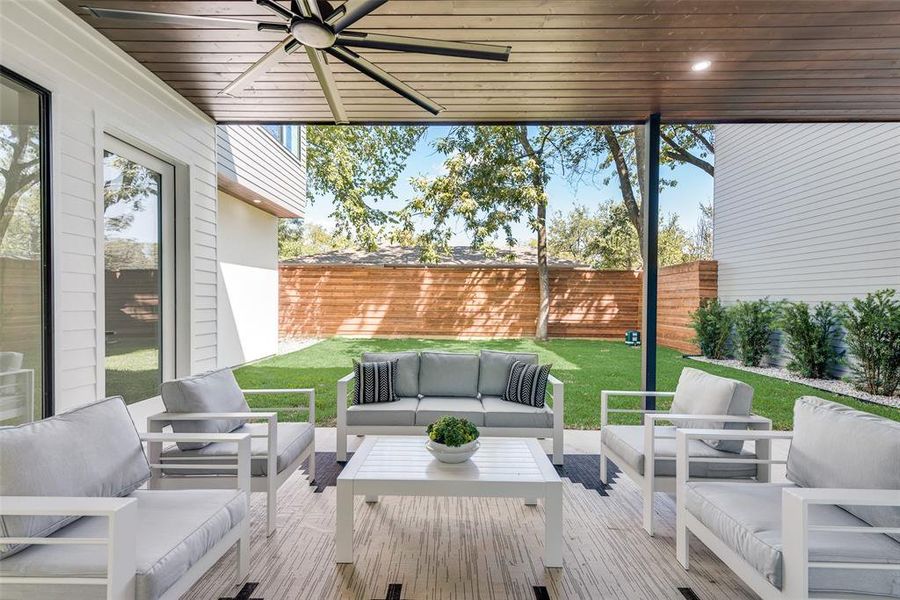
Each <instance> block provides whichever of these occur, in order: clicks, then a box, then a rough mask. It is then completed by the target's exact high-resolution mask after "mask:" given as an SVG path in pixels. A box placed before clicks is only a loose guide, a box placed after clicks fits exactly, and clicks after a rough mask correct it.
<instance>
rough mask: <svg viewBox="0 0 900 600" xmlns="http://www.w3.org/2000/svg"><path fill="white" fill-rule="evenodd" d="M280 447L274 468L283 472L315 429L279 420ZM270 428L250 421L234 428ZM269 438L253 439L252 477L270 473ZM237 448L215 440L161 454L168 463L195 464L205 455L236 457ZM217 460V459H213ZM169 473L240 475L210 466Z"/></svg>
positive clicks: (255, 430)
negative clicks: (195, 459) (196, 447)
mask: <svg viewBox="0 0 900 600" xmlns="http://www.w3.org/2000/svg"><path fill="white" fill-rule="evenodd" d="M277 430H278V433H277V438H278V439H277V440H276V441H277V446H276V452H278V455H277V459H276V466H275V468H276V469H278V472H279V473H281V472H282V471H284V470H285V469H286V468H288V466H290V464H291V463H292V462H294V460H296V458H297V457H298V456H300V454H301V453H302V452H303V451H304V450H306V449H307V448H308V447H309V445H310V444H311V443H312V441H313V437H314V436H315V430H314V429H313V426H312V425H311V424H310V423H278V426H277ZM267 431H268V424H267V423H247V424H245V425H243V426H242V427H239V428H237V429H235V430H234V433H249V434H250V435H251V436H253V435H265V434H266V433H267ZM268 443H269V440H268V439H267V438H265V437H254V438H251V439H250V475H251V476H252V477H265V476H266V475H267V474H268V470H269V468H268V467H269V465H268V463H267V462H266V454H267V453H268V450H269V447H268ZM235 454H236V447H235V445H234V444H233V443H223V442H213V443H212V444H209V445H208V446H204V447H203V448H198V449H196V450H182V449H181V448H179V447H178V446H172V447H170V448H166V449H165V450H164V451H163V453H162V456H163V457H164V458H165V459H166V462H171V463H190V462H193V463H196V461H191V460H179V459H188V458H190V457H193V458H196V457H198V456H202V457H205V458H220V459H221V458H225V457H234V456H235ZM210 462H214V461H210ZM163 474H165V475H166V476H176V477H177V476H179V475H183V476H190V477H192V476H195V475H237V472H236V471H234V470H224V469H218V470H217V469H208V470H202V471H201V470H197V471H194V470H191V471H175V470H171V469H170V470H169V471H166V470H165V469H163Z"/></svg>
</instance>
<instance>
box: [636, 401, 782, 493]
mask: <svg viewBox="0 0 900 600" xmlns="http://www.w3.org/2000/svg"><path fill="white" fill-rule="evenodd" d="M766 421H768V420H767V419H766ZM767 425H768V426H769V427H771V422H769V423H767ZM793 437H794V432H793V431H771V430H770V429H764V430H759V429H757V430H753V429H678V430H676V431H675V485H676V489H677V491H676V500H677V498H678V497H679V495H680V494H681V487H682V486H683V485H684V484H686V483H687V482H688V478H689V474H690V463H692V462H702V463H720V462H726V461H730V462H731V463H732V464H733V463H744V464H755V465H757V475H756V479H757V481H759V482H767V481H769V478H770V470H771V467H772V465H783V464H785V463H786V462H787V461H786V460H774V459H772V457H771V446H770V442H771V441H772V440H789V439H791V438H793ZM645 439H646V438H645ZM689 440H745V441H746V440H750V441H753V442H755V445H756V458H740V457H738V456H737V455H735V457H734V458H702V457H695V456H690V454H689V453H688V441H689Z"/></svg>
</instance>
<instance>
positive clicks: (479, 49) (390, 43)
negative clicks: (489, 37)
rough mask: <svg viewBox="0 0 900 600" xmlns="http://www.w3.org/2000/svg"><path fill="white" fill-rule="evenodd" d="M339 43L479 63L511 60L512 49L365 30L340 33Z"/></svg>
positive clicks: (337, 42)
mask: <svg viewBox="0 0 900 600" xmlns="http://www.w3.org/2000/svg"><path fill="white" fill-rule="evenodd" d="M335 43H336V44H340V45H342V46H350V47H353V48H374V49H377V50H394V51H397V52H420V53H422V54H440V55H442V56H458V57H460V58H477V59H480V60H499V61H507V60H509V53H510V52H511V51H512V48H510V47H509V46H492V45H488V44H471V43H468V42H445V41H442V40H429V39H425V38H414V37H402V36H399V35H384V34H381V33H363V32H362V31H345V32H344V33H339V34H338V36H337V41H336V42H335Z"/></svg>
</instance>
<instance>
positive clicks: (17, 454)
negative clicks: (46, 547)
mask: <svg viewBox="0 0 900 600" xmlns="http://www.w3.org/2000/svg"><path fill="white" fill-rule="evenodd" d="M148 479H150V465H149V464H148V463H147V457H146V456H145V455H144V449H143V447H142V446H141V440H140V438H139V437H138V433H137V430H136V429H135V427H134V423H133V422H132V420H131V416H130V415H129V414H128V409H127V408H125V402H123V401H122V398H121V397H119V396H115V397H113V398H107V399H105V400H100V401H99V402H94V403H92V404H88V405H85V406H81V407H79V408H76V409H74V410H71V411H69V412H65V413H62V414H59V415H56V416H54V417H49V418H47V419H44V420H42V421H35V422H34V423H28V424H26V425H19V426H18V427H6V428H0V490H2V494H3V495H4V496H91V497H115V496H127V495H128V494H130V493H131V492H133V491H134V490H135V489H137V488H138V487H140V486H141V485H142V484H143V483H144V482H145V481H147V480H148ZM76 519H78V517H77V516H66V515H58V516H46V517H37V516H12V515H6V516H0V535H2V536H3V537H46V536H48V535H50V534H51V533H53V532H54V531H56V530H58V529H60V528H62V527H65V526H66V525H68V524H69V523H71V522H72V521H75V520H76ZM25 547H26V545H22V544H19V545H15V546H4V545H2V544H0V558H6V557H7V556H10V555H12V554H14V553H15V552H18V551H19V550H22V549H23V548H25Z"/></svg>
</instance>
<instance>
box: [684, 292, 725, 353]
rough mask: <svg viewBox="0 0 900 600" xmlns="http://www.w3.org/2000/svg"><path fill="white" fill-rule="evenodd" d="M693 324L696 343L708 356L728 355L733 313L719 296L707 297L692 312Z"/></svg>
mask: <svg viewBox="0 0 900 600" xmlns="http://www.w3.org/2000/svg"><path fill="white" fill-rule="evenodd" d="M691 326H692V327H693V328H694V331H695V332H696V334H697V335H696V337H695V338H694V343H696V344H697V345H698V346H700V352H701V354H703V356H705V357H707V358H717V359H722V358H726V357H727V356H728V338H730V337H731V314H729V312H728V309H727V308H725V307H724V306H723V305H722V304H721V303H720V302H719V299H718V298H707V299H706V300H703V301H702V302H701V303H700V307H699V308H698V309H697V310H696V312H692V313H691Z"/></svg>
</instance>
